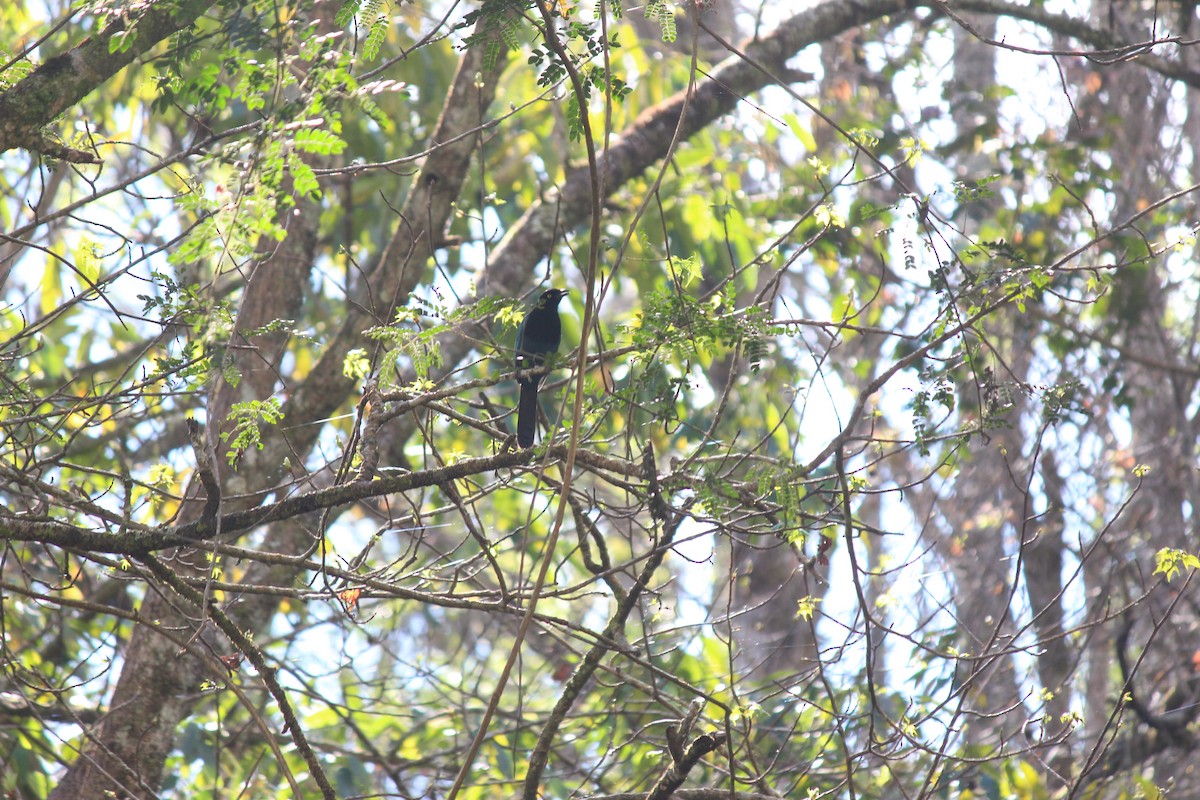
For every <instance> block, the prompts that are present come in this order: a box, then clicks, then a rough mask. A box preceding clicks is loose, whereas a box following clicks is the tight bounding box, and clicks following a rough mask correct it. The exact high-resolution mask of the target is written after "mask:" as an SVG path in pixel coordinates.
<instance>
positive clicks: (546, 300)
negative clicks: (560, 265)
mask: <svg viewBox="0 0 1200 800" xmlns="http://www.w3.org/2000/svg"><path fill="white" fill-rule="evenodd" d="M568 294H569V292H568V291H567V290H566V289H547V290H546V291H544V292H542V296H541V297H539V298H538V301H537V304H538V307H539V308H558V301H559V300H562V299H563V298H564V297H566V296H567V295H568Z"/></svg>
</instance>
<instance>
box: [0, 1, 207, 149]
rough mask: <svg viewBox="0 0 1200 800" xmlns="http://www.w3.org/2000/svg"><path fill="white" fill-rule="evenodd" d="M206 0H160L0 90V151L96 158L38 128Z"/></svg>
mask: <svg viewBox="0 0 1200 800" xmlns="http://www.w3.org/2000/svg"><path fill="white" fill-rule="evenodd" d="M211 5H212V3H211V2H209V1H208V0H185V2H175V0H159V1H158V2H156V3H154V4H152V5H150V6H149V7H148V8H144V9H142V10H140V11H138V12H137V16H136V17H135V18H127V17H125V16H122V17H121V18H120V19H117V20H116V21H114V22H112V23H111V24H109V26H108V27H107V28H105V29H104V30H103V31H101V32H100V33H99V34H98V35H96V36H94V37H89V38H87V39H84V40H83V42H81V43H80V44H78V45H76V46H75V47H73V48H71V49H70V50H68V51H67V52H65V53H63V54H61V55H58V56H55V57H54V58H51V59H50V60H49V61H46V62H45V63H44V64H42V65H41V66H40V67H38V68H37V69H35V70H34V71H33V72H32V73H30V74H29V75H28V76H27V77H25V78H24V79H22V80H20V81H18V82H17V83H16V84H15V85H14V86H13V87H12V88H10V89H8V90H7V91H5V92H4V93H2V94H0V153H3V152H6V151H8V150H12V149H13V148H16V147H24V148H25V149H27V150H32V151H34V152H39V153H47V154H49V155H54V156H57V157H60V158H64V159H66V160H68V161H84V160H91V161H95V160H96V159H94V158H86V159H85V158H83V157H84V156H88V155H89V154H87V153H83V152H82V151H77V150H72V149H71V148H64V147H62V146H61V145H58V144H55V143H54V142H52V141H50V140H48V139H47V138H46V137H45V136H44V135H43V133H42V128H44V127H45V126H46V125H48V124H49V123H50V122H51V121H52V120H53V119H54V118H55V117H57V116H58V115H59V114H61V113H63V112H64V111H66V110H67V109H69V108H71V107H72V106H74V105H75V104H76V103H78V102H79V101H80V100H82V99H83V98H84V97H87V95H88V94H90V93H91V92H92V91H94V90H95V89H97V88H98V87H99V86H100V85H101V84H103V83H104V82H105V81H107V80H109V79H110V78H112V77H113V76H114V75H116V74H117V73H118V72H120V71H121V70H122V69H124V68H125V67H127V66H128V65H129V64H131V63H133V61H134V59H136V58H137V57H138V56H140V55H142V54H143V53H145V52H147V51H148V50H150V48H152V47H154V46H155V45H156V44H158V43H159V42H161V41H162V40H163V39H166V38H167V37H168V36H170V35H172V34H174V33H178V32H179V31H181V30H183V29H184V28H187V27H188V26H189V25H191V24H192V23H193V22H195V21H196V19H197V18H199V17H200V15H201V14H203V13H204V12H205V11H206V10H208V8H209V7H210V6H211Z"/></svg>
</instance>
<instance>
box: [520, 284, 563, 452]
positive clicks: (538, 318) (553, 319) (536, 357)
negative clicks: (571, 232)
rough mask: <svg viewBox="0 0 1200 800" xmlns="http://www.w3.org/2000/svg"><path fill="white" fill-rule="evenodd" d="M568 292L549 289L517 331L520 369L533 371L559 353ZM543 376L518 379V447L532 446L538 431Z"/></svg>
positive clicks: (530, 308) (531, 308) (529, 311)
mask: <svg viewBox="0 0 1200 800" xmlns="http://www.w3.org/2000/svg"><path fill="white" fill-rule="evenodd" d="M566 296H567V292H566V291H565V290H563V289H547V290H546V291H544V292H542V296H541V297H539V298H538V299H537V302H535V303H534V304H533V305H532V306H530V307H529V310H528V311H526V312H525V318H524V319H522V320H521V325H520V327H518V328H517V341H516V348H515V349H516V351H517V369H533V368H534V367H540V366H541V365H542V364H545V363H546V356H548V355H550V354H551V353H553V352H555V351H557V350H558V344H559V342H560V341H561V340H562V321H561V320H560V319H559V318H558V303H559V301H560V300H562V299H563V298H564V297H566ZM542 377H543V376H540V375H539V376H537V377H532V378H518V379H517V382H518V383H519V384H521V401H520V403H519V404H518V406H517V444H518V445H519V446H520V447H522V448H525V447H533V437H534V434H535V433H536V432H537V412H538V404H537V393H538V386H539V385H541V382H542Z"/></svg>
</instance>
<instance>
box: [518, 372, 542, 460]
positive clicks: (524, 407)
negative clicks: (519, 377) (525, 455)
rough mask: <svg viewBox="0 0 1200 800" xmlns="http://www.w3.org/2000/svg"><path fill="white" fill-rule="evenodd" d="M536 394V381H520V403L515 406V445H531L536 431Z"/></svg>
mask: <svg viewBox="0 0 1200 800" xmlns="http://www.w3.org/2000/svg"><path fill="white" fill-rule="evenodd" d="M537 394H538V385H537V384H536V383H533V382H522V383H521V403H520V405H518V406H517V445H518V446H520V447H533V437H534V434H536V433H537V412H538V404H537Z"/></svg>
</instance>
